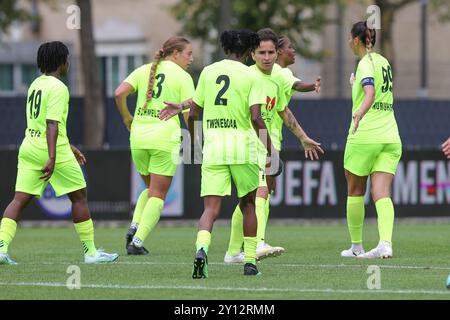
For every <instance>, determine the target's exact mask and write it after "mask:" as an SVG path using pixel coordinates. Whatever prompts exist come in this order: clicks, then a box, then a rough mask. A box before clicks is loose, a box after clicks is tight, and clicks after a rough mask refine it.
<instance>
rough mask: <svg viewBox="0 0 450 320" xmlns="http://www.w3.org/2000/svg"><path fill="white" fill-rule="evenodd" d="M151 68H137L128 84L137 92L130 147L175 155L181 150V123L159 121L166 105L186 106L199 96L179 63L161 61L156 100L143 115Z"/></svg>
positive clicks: (154, 86)
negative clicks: (194, 96)
mask: <svg viewBox="0 0 450 320" xmlns="http://www.w3.org/2000/svg"><path fill="white" fill-rule="evenodd" d="M151 66H152V64H151V63H150V64H146V65H143V66H141V67H139V68H137V69H136V70H134V71H133V72H132V73H131V74H130V75H129V76H128V77H127V78H126V79H125V80H124V82H127V83H129V84H130V85H131V86H132V87H133V88H134V90H135V91H137V101H136V109H135V111H134V118H133V122H132V124H131V130H130V131H131V132H130V147H131V149H156V150H161V151H167V152H172V151H174V150H178V148H179V146H180V141H181V139H180V137H181V131H180V120H179V118H178V117H173V118H171V119H169V120H167V121H162V120H160V119H159V112H160V111H161V109H163V108H165V106H166V105H165V104H164V101H170V102H182V101H185V100H187V99H190V98H192V96H193V95H194V92H195V88H194V82H193V81H192V77H191V76H190V75H189V73H187V72H186V71H185V70H183V68H181V67H180V66H179V65H177V64H176V63H174V62H172V61H168V60H163V61H161V62H160V63H159V64H158V67H157V69H156V75H155V82H154V85H153V97H152V99H151V101H150V102H149V103H148V105H147V110H146V111H145V112H143V107H144V103H145V100H146V96H147V88H148V80H149V77H150V68H151Z"/></svg>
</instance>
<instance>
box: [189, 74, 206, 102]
mask: <svg viewBox="0 0 450 320" xmlns="http://www.w3.org/2000/svg"><path fill="white" fill-rule="evenodd" d="M204 78H205V70H204V69H203V71H202V73H200V77H199V79H198V84H197V88H196V89H195V93H194V97H193V99H192V100H193V101H194V102H195V104H196V105H198V106H199V107H200V108H203V106H204V104H205V80H204Z"/></svg>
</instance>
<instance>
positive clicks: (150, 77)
mask: <svg viewBox="0 0 450 320" xmlns="http://www.w3.org/2000/svg"><path fill="white" fill-rule="evenodd" d="M192 62H193V56H192V44H191V43H190V42H189V41H188V40H187V39H185V38H182V37H172V38H169V39H168V40H167V41H166V42H165V43H164V44H163V47H162V48H161V49H160V50H159V51H158V52H157V53H156V54H155V58H154V61H153V62H152V63H151V64H146V65H144V66H141V67H139V68H137V69H136V70H134V71H133V72H132V73H131V74H130V75H129V76H128V77H127V78H126V79H125V80H124V82H123V83H122V84H121V85H120V86H119V87H118V88H117V89H116V103H117V107H118V109H119V112H120V114H121V115H122V118H123V122H124V124H125V125H126V127H127V128H128V129H129V130H130V131H131V132H130V147H131V156H132V159H133V163H134V165H135V166H136V169H137V171H138V172H139V173H140V174H141V176H142V178H143V180H144V182H145V183H146V186H147V188H148V189H145V190H144V191H142V193H141V194H140V196H139V198H138V201H137V203H136V208H135V211H134V215H133V221H132V224H131V227H130V229H129V231H128V233H127V235H126V249H127V252H128V254H131V255H145V254H148V251H147V250H146V249H145V248H144V247H143V242H144V241H145V239H146V238H147V237H148V235H149V234H150V232H151V231H152V230H153V228H154V227H155V226H156V224H157V222H158V220H159V218H160V216H161V211H162V208H163V206H164V201H165V197H166V194H167V192H168V189H169V187H170V184H171V182H172V177H173V176H174V175H175V171H176V164H177V162H178V155H179V151H180V143H181V138H180V137H181V130H180V120H179V118H178V117H174V118H171V119H169V120H167V121H164V120H160V119H159V115H160V111H161V109H163V108H164V107H165V105H164V101H175V102H182V101H185V100H189V99H191V98H192V96H193V94H194V82H193V81H192V78H191V76H190V75H189V74H188V73H187V72H186V71H185V70H186V69H187V68H188V67H189V65H190V64H191V63H192ZM134 92H137V102H136V109H135V112H134V117H132V116H131V115H130V112H129V110H128V107H127V104H126V97H127V96H128V95H130V94H132V93H134Z"/></svg>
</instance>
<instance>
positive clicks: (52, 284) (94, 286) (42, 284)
mask: <svg viewBox="0 0 450 320" xmlns="http://www.w3.org/2000/svg"><path fill="white" fill-rule="evenodd" d="M0 286H16V287H19V286H22V287H66V286H67V284H65V283H57V282H0ZM81 287H82V288H90V289H184V290H214V291H250V292H302V293H399V294H440V295H450V291H437V290H340V289H296V288H293V289H286V288H245V287H243V288H242V287H241V288H239V287H238V288H231V287H205V286H163V285H138V286H133V285H120V284H86V285H81Z"/></svg>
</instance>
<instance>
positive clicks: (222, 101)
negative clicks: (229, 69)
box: [214, 74, 230, 106]
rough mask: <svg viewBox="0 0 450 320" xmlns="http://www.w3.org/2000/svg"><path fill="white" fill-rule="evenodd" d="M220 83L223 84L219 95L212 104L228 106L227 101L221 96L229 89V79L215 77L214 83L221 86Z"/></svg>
mask: <svg viewBox="0 0 450 320" xmlns="http://www.w3.org/2000/svg"><path fill="white" fill-rule="evenodd" d="M222 82H225V83H224V85H223V87H222V89H220V91H219V93H217V97H216V100H215V101H214V104H215V105H216V106H226V105H227V104H228V99H226V98H222V96H223V95H224V94H225V92H227V90H228V88H229V87H230V77H228V76H227V75H224V74H222V75H220V76H218V77H217V80H216V83H217V84H221V83H222Z"/></svg>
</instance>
